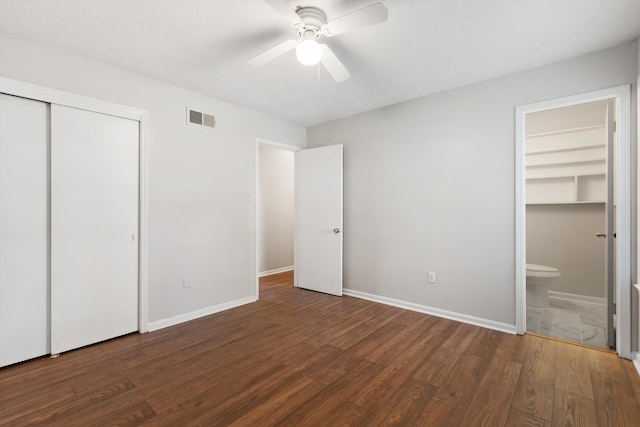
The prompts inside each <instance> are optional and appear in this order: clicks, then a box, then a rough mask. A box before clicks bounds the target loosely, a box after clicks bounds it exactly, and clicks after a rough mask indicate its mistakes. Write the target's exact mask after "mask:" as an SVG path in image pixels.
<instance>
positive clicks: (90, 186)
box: [51, 105, 139, 353]
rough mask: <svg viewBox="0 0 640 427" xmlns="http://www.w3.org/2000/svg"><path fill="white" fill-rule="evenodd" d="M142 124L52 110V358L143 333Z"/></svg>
mask: <svg viewBox="0 0 640 427" xmlns="http://www.w3.org/2000/svg"><path fill="white" fill-rule="evenodd" d="M138 144H139V130H138V122H136V121H133V120H128V119H123V118H118V117H113V116H109V115H105V114H99V113H94V112H89V111H84V110H79V109H75V108H69V107H62V106H58V105H52V106H51V352H52V353H60V352H63V351H67V350H70V349H73V348H78V347H82V346H85V345H88V344H93V343H96V342H99V341H103V340H106V339H110V338H114V337H117V336H120V335H124V334H127V333H130V332H133V331H136V330H137V329H138Z"/></svg>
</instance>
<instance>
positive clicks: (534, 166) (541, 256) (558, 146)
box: [516, 87, 630, 349]
mask: <svg viewBox="0 0 640 427" xmlns="http://www.w3.org/2000/svg"><path fill="white" fill-rule="evenodd" d="M625 88H626V91H627V92H626V93H627V94H628V87H623V88H614V89H612V90H610V91H599V92H595V93H591V94H585V95H580V96H576V97H571V98H565V99H561V100H554V101H548V102H543V103H539V104H534V105H529V106H524V107H519V108H518V109H517V110H518V111H517V114H516V119H517V121H518V122H519V123H518V124H517V127H518V133H517V141H516V142H517V144H516V146H517V152H518V160H519V162H518V167H517V168H516V169H517V171H518V178H519V181H518V185H517V188H518V190H519V197H518V199H519V203H518V207H517V211H518V212H517V227H518V231H519V232H518V233H517V235H518V236H519V237H520V239H519V242H518V247H517V249H518V254H517V266H516V271H517V278H518V279H519V280H518V283H517V294H518V295H519V296H520V303H524V304H522V306H520V309H521V310H522V311H521V313H520V314H521V316H519V320H520V325H517V326H519V327H518V328H517V329H518V332H519V333H521V332H525V331H526V332H530V333H537V334H540V335H545V336H550V337H553V338H557V339H562V340H566V341H571V342H576V343H579V344H584V345H588V346H592V347H598V348H603V349H616V348H617V347H616V332H620V331H619V330H618V329H617V328H616V326H617V325H616V324H614V319H616V317H618V320H620V319H619V317H620V314H621V313H618V316H616V309H617V308H620V307H618V306H617V305H616V304H615V303H616V301H617V300H619V297H620V295H623V294H624V292H625V291H628V290H629V289H628V287H629V286H630V284H629V282H630V239H629V234H630V232H629V229H630V221H629V205H630V200H629V194H630V190H629V185H628V181H629V154H628V150H629V144H628V131H627V130H626V129H624V128H623V124H624V120H623V119H622V116H623V114H621V111H620V110H621V109H624V108H625V107H624V99H622V98H623V97H622V95H621V92H622V93H624V89H625ZM616 125H617V126H618V129H616ZM626 126H628V121H627V124H626ZM621 161H622V163H621ZM623 230H626V231H623ZM616 231H617V233H616ZM620 284H622V287H621V288H620V289H619V290H618V289H616V288H617V287H619V286H620ZM518 291H519V292H518ZM617 291H620V292H617ZM627 300H628V299H627ZM623 311H624V310H623ZM626 314H627V315H628V313H626ZM523 320H524V321H523ZM618 323H619V322H618Z"/></svg>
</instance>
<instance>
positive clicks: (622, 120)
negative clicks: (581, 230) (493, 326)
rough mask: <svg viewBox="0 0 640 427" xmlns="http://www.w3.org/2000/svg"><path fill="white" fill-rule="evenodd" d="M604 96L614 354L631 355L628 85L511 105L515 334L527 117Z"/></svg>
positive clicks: (520, 312) (520, 299)
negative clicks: (610, 104) (611, 200)
mask: <svg viewBox="0 0 640 427" xmlns="http://www.w3.org/2000/svg"><path fill="white" fill-rule="evenodd" d="M605 99H615V102H616V127H617V130H616V131H617V141H618V144H617V151H616V154H615V155H616V161H617V172H616V179H617V186H618V188H617V194H618V200H617V205H616V227H617V230H616V232H617V238H616V239H615V245H616V266H615V268H616V295H615V300H616V312H617V313H616V352H617V353H618V354H619V355H620V357H623V358H625V359H629V358H630V357H631V295H632V293H631V289H632V283H631V148H630V147H631V86H630V85H621V86H616V87H612V88H608V89H602V90H597V91H593V92H587V93H582V94H578V95H573V96H567V97H563V98H556V99H551V100H546V101H542V102H536V103H533V104H527V105H521V106H518V107H516V109H515V116H516V117H515V121H516V123H515V132H516V135H515V143H516V146H515V156H516V158H515V165H516V170H515V187H516V192H515V193H516V194H515V203H516V206H515V214H516V221H515V226H516V230H515V244H516V257H515V279H516V287H515V298H516V313H515V314H516V333H518V334H520V335H522V334H524V332H525V329H526V316H527V313H526V299H525V295H526V199H525V195H526V193H525V191H526V190H525V158H524V154H525V146H524V145H525V115H526V114H528V113H533V112H537V111H543V110H549V109H554V108H560V107H568V106H572V105H577V104H584V103H588V102H593V101H601V100H605Z"/></svg>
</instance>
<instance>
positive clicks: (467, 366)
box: [416, 354, 485, 426]
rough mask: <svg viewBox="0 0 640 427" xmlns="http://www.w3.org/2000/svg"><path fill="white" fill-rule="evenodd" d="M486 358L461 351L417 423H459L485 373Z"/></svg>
mask: <svg viewBox="0 0 640 427" xmlns="http://www.w3.org/2000/svg"><path fill="white" fill-rule="evenodd" d="M484 364H485V360H484V359H482V358H480V357H478V356H474V355H473V354H463V355H462V356H461V357H460V358H459V359H458V361H457V364H456V369H454V370H452V371H451V372H450V374H449V377H447V378H446V381H444V384H443V385H442V386H441V387H439V388H438V390H437V391H436V393H435V395H434V396H433V397H432V398H431V400H430V401H429V403H427V405H425V407H424V409H423V411H422V415H421V416H420V418H419V419H418V422H417V423H416V424H417V425H434V426H444V425H451V426H458V425H461V421H462V418H463V417H464V414H465V410H466V408H467V407H468V406H469V403H470V402H471V399H472V398H473V396H474V395H475V393H476V390H477V389H478V385H480V381H481V380H482V377H483V376H484V372H485V371H484V369H482V367H483V365H484Z"/></svg>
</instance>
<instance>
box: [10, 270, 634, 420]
mask: <svg viewBox="0 0 640 427" xmlns="http://www.w3.org/2000/svg"><path fill="white" fill-rule="evenodd" d="M291 282H292V276H291V273H282V274H278V275H273V276H269V277H266V278H264V279H263V280H262V281H261V292H260V301H258V302H256V303H253V304H248V305H245V306H242V307H238V308H235V309H232V310H228V311H224V312H221V313H218V314H214V315H211V316H208V317H205V318H201V319H198V320H195V321H192V322H188V323H184V324H181V325H178V326H174V327H171V328H166V329H162V330H159V331H156V332H152V333H149V334H145V335H139V334H132V335H128V336H125V337H121V338H118V339H114V340H111V341H108V342H104V343H101V344H96V345H93V346H89V347H86V348H83V349H79V350H76V351H72V352H69V353H65V354H63V355H61V356H60V357H59V358H57V359H49V358H41V359H36V360H32V361H29V362H25V363H21V364H18V365H14V366H10V367H6V368H3V369H0V425H2V426H21V425H30V424H39V425H54V426H89V425H96V426H103V425H104V426H107V425H141V424H145V425H154V426H155V425H159V426H164V425H167V426H186V425H196V426H214V425H225V426H226V425H235V426H266V425H283V426H297V425H312V426H316V425H328V426H341V425H363V426H377V425H424V426H491V427H494V426H519V425H522V426H561V425H562V426H616V427H618V426H620V427H622V426H638V425H640V377H639V376H638V374H637V373H636V371H635V369H634V367H633V365H632V363H631V362H629V361H626V360H622V359H620V358H618V357H617V356H616V355H615V354H612V353H608V352H603V351H599V350H595V349H589V348H585V347H580V346H577V345H573V344H568V343H563V342H558V341H553V340H549V339H545V338H541V337H536V336H531V335H525V336H515V335H509V334H504V333H500V332H496V331H492V330H488V329H483V328H480V327H475V326H471V325H467V324H463V323H457V322H454V321H450V320H446V319H440V318H437V317H433V316H429V315H425V314H420V313H415V312H411V311H406V310H402V309H399V308H395V307H390V306H385V305H381V304H376V303H373V302H369V301H365V300H361V299H356V298H351V297H342V298H339V297H333V296H329V295H324V294H320V293H315V292H311V291H305V290H300V289H295V288H293V287H292V284H291Z"/></svg>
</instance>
